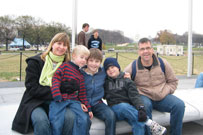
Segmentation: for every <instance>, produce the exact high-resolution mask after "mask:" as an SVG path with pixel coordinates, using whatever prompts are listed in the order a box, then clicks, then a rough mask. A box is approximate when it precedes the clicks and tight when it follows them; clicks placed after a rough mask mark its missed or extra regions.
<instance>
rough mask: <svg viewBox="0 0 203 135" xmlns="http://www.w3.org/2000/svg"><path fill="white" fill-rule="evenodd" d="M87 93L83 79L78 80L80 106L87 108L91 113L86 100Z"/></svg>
mask: <svg viewBox="0 0 203 135" xmlns="http://www.w3.org/2000/svg"><path fill="white" fill-rule="evenodd" d="M86 95H87V93H86V88H85V82H84V79H81V80H80V90H79V91H78V96H79V100H80V101H81V103H82V104H85V106H86V107H87V108H88V112H91V106H90V104H89V102H88V100H87V96H86Z"/></svg>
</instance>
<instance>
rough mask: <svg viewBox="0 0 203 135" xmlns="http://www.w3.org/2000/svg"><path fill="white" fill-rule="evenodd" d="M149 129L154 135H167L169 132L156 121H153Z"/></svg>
mask: <svg viewBox="0 0 203 135" xmlns="http://www.w3.org/2000/svg"><path fill="white" fill-rule="evenodd" d="M149 127H150V130H151V133H152V135H165V134H166V132H167V130H166V128H165V127H163V126H161V125H159V124H158V123H156V122H155V121H152V123H151V125H150V126H149Z"/></svg>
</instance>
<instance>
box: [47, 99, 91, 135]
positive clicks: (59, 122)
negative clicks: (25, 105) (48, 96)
mask: <svg viewBox="0 0 203 135" xmlns="http://www.w3.org/2000/svg"><path fill="white" fill-rule="evenodd" d="M66 107H68V108H70V109H71V111H73V112H74V113H75V121H74V127H73V133H72V134H73V135H86V134H88V133H87V131H88V130H87V128H89V123H88V122H89V115H87V113H85V112H83V110H82V108H81V103H80V102H79V101H76V100H66V101H62V102H55V101H52V102H51V103H50V108H49V120H50V123H51V127H52V135H61V132H62V128H63V124H64V115H65V112H66Z"/></svg>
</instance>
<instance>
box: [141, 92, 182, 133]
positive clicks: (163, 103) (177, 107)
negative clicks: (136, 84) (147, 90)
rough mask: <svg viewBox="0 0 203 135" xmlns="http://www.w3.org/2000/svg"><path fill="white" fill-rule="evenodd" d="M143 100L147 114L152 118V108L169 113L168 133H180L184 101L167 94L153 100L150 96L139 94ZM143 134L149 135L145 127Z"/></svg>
mask: <svg viewBox="0 0 203 135" xmlns="http://www.w3.org/2000/svg"><path fill="white" fill-rule="evenodd" d="M141 98H142V100H143V102H144V105H145V109H146V111H147V115H148V116H149V118H150V119H152V110H153V109H155V110H158V111H160V112H169V113H170V127H171V128H170V135H181V134H182V121H183V116H184V112H185V104H184V102H183V101H182V100H181V99H179V98H177V97H176V96H174V95H171V94H170V95H167V96H166V97H165V98H164V99H162V100H160V101H153V100H151V99H150V98H148V97H146V96H143V95H141ZM146 129H147V132H146V133H145V135H146V134H147V135H150V134H151V133H150V130H149V128H147V127H146Z"/></svg>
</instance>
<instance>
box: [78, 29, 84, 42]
mask: <svg viewBox="0 0 203 135" xmlns="http://www.w3.org/2000/svg"><path fill="white" fill-rule="evenodd" d="M84 39H85V35H84V34H83V33H82V32H80V33H79V34H78V45H85V44H84V43H85V41H84Z"/></svg>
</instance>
